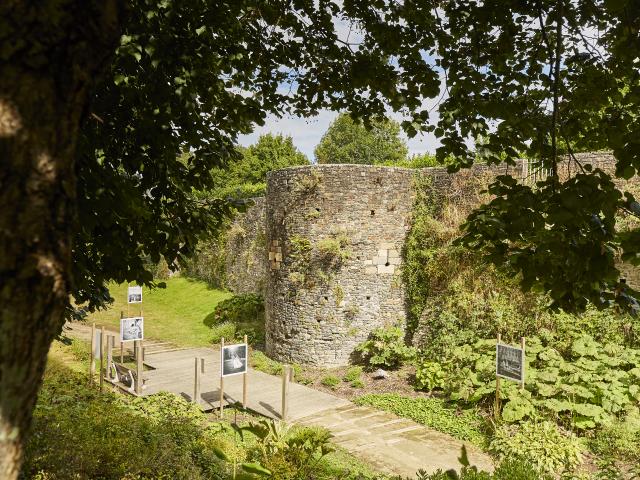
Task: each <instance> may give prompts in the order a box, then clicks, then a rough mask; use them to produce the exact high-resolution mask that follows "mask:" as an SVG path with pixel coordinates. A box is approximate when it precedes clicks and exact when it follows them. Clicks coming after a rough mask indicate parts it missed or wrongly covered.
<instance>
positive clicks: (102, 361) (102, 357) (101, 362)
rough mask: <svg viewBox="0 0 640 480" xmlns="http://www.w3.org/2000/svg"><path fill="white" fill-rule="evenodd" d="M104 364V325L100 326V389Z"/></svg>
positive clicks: (102, 381)
mask: <svg viewBox="0 0 640 480" xmlns="http://www.w3.org/2000/svg"><path fill="white" fill-rule="evenodd" d="M103 365H104V326H102V327H100V391H102V384H103V383H104V372H103V371H102V369H103Z"/></svg>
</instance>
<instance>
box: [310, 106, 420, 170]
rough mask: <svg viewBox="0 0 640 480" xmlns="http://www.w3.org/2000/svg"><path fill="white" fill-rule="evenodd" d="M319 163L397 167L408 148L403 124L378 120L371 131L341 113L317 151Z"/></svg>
mask: <svg viewBox="0 0 640 480" xmlns="http://www.w3.org/2000/svg"><path fill="white" fill-rule="evenodd" d="M315 154H316V160H317V161H318V163H361V164H368V165H373V164H379V163H389V164H394V163H396V162H400V161H402V160H405V159H406V157H407V145H406V144H405V142H404V140H403V139H402V138H400V125H399V124H398V122H395V121H393V120H387V119H382V120H374V121H371V122H370V125H369V128H366V127H365V126H364V125H362V124H361V123H356V122H354V120H353V119H352V118H351V117H350V116H349V115H348V114H346V113H342V114H340V115H339V116H338V117H337V118H336V119H335V120H334V121H333V122H332V123H331V125H329V128H328V129H327V131H326V132H325V134H324V135H323V136H322V139H321V140H320V143H319V144H318V145H317V146H316V149H315Z"/></svg>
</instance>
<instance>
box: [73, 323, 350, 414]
mask: <svg viewBox="0 0 640 480" xmlns="http://www.w3.org/2000/svg"><path fill="white" fill-rule="evenodd" d="M66 332H67V333H68V334H70V335H72V336H74V337H78V338H82V339H84V340H87V341H89V340H90V338H91V327H89V326H88V325H83V324H71V325H68V329H67V330H66ZM108 333H109V334H112V335H115V336H116V348H115V350H114V352H113V354H114V359H116V360H117V359H118V358H119V352H120V349H119V341H120V339H119V334H118V332H114V331H112V330H108ZM143 347H144V349H145V358H144V365H145V370H144V372H143V374H142V378H143V380H144V388H143V390H142V396H148V395H153V394H155V393H159V392H170V393H175V394H176V395H180V396H182V397H183V398H185V399H186V400H189V401H192V400H193V399H192V397H193V394H194V385H195V359H196V358H204V363H205V366H204V374H202V375H201V383H200V392H201V394H200V398H199V399H197V400H198V403H199V404H200V405H201V407H202V408H203V409H204V410H205V411H207V410H213V409H216V408H219V406H220V349H219V348H213V347H200V348H180V347H177V346H175V345H173V344H169V343H167V342H160V341H154V340H145V341H144V345H143ZM131 348H133V344H132V342H129V343H128V344H127V349H131ZM247 376H248V379H247V385H248V388H247V390H248V393H247V408H248V409H250V410H252V411H254V412H256V413H259V414H261V415H264V416H266V417H269V418H273V419H280V414H281V411H282V377H278V376H274V375H268V374H266V373H262V372H258V371H256V370H253V369H249V371H248V373H247ZM287 398H288V408H287V420H288V421H296V420H299V419H301V418H304V417H308V416H310V415H316V414H318V413H320V412H322V411H324V410H328V409H333V408H339V407H343V406H347V405H350V402H349V401H348V400H345V399H342V398H339V397H336V396H334V395H330V394H328V393H324V392H320V391H318V390H314V389H312V388H309V387H306V386H304V385H300V384H297V383H295V382H294V383H290V384H289V394H288V397H287ZM224 401H225V405H229V404H232V403H235V402H242V375H236V376H232V377H225V379H224Z"/></svg>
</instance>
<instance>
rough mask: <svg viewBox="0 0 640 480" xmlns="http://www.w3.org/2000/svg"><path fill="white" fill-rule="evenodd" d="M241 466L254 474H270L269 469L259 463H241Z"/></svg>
mask: <svg viewBox="0 0 640 480" xmlns="http://www.w3.org/2000/svg"><path fill="white" fill-rule="evenodd" d="M242 468H243V469H244V470H245V471H247V472H249V473H253V474H256V475H264V476H267V475H271V470H269V469H267V468H265V467H263V466H262V465H260V464H259V463H243V464H242Z"/></svg>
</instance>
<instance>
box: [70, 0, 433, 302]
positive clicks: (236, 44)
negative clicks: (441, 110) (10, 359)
mask: <svg viewBox="0 0 640 480" xmlns="http://www.w3.org/2000/svg"><path fill="white" fill-rule="evenodd" d="M381 14H382V17H380V15H381ZM338 17H340V18H342V19H343V20H344V21H347V22H352V23H354V24H358V25H362V26H365V25H367V24H371V25H372V26H373V27H374V28H372V29H367V28H364V30H363V36H362V47H361V48H358V47H357V46H354V45H352V44H350V43H349V42H348V41H345V40H343V39H341V38H339V36H338V25H337V24H336V23H335V22H334V19H335V18H338ZM380 20H382V22H380ZM401 20H402V19H401V15H400V12H399V11H397V9H393V10H392V11H389V12H380V11H379V9H378V7H377V6H376V5H371V4H369V2H366V1H356V2H347V3H345V4H344V5H338V4H337V3H334V2H322V3H321V4H319V5H318V4H316V3H314V2H303V1H298V0H296V1H277V2H268V3H265V2H262V1H258V0H247V1H239V2H223V1H218V0H206V1H187V0H185V1H179V2H156V1H152V0H135V1H133V2H131V5H130V9H129V15H128V18H127V21H126V24H125V25H123V26H122V30H123V35H122V38H121V42H120V46H119V47H118V49H117V51H116V53H115V57H114V59H113V61H112V63H111V65H110V67H109V68H108V70H107V71H106V72H104V75H103V76H102V77H101V78H100V79H99V81H98V83H97V86H96V88H95V91H94V94H93V98H92V103H91V105H90V109H89V111H88V112H87V118H86V121H85V122H84V125H83V126H82V132H81V136H80V139H79V145H78V158H77V161H76V173H77V183H76V184H75V186H74V185H69V187H70V188H75V190H76V192H75V193H76V196H77V199H78V212H77V224H76V225H75V226H74V227H73V232H74V236H75V238H74V245H75V247H74V252H73V255H74V258H73V260H74V261H73V267H72V268H73V277H74V285H73V292H72V293H73V295H74V297H75V301H76V302H77V303H84V302H88V305H89V307H90V308H94V307H97V306H100V305H102V304H103V302H105V301H107V300H108V298H109V295H108V290H107V289H106V282H107V281H109V280H115V281H116V282H125V281H132V282H133V281H135V282H138V283H141V284H145V285H151V284H152V283H153V278H152V274H151V272H150V271H149V270H148V269H147V268H145V259H146V258H150V259H151V260H152V261H153V262H157V261H158V260H159V258H160V255H163V256H164V257H165V259H166V261H167V263H168V264H169V266H170V267H175V266H176V265H177V263H179V262H181V261H182V260H183V259H184V258H185V257H187V256H188V255H190V254H191V253H192V251H193V250H194V248H195V246H196V245H197V242H198V240H199V239H200V238H201V237H203V236H204V235H206V234H210V232H211V231H212V230H215V229H216V228H219V227H220V225H221V223H222V218H223V217H224V216H225V215H226V214H228V212H229V209H230V207H229V205H228V204H227V203H226V202H225V201H223V200H220V199H212V198H206V199H203V198H202V197H201V196H196V195H193V194H192V192H193V191H194V190H195V191H207V190H211V189H214V188H215V187H216V184H215V181H214V177H213V176H212V174H211V169H212V168H214V167H219V168H224V166H225V165H230V164H233V162H236V161H238V159H239V158H240V155H239V153H238V152H237V150H236V149H235V147H234V144H235V142H236V139H237V135H238V134H241V133H248V132H250V131H251V130H252V129H253V127H254V126H255V125H256V124H258V125H260V124H263V122H264V119H265V117H266V116H267V115H268V114H276V115H282V114H285V113H288V114H294V115H313V114H316V113H317V112H318V111H319V110H320V109H322V108H333V109H336V110H347V111H350V112H352V113H353V114H354V115H356V116H359V117H368V116H374V115H378V116H379V115H382V114H383V113H384V111H385V108H386V105H385V103H386V101H388V102H389V104H390V105H391V106H392V108H394V109H396V110H397V109H400V108H404V107H406V108H414V107H415V106H417V105H418V101H417V100H416V97H417V96H418V95H419V93H420V91H421V89H422V91H427V92H428V93H431V94H433V95H435V94H436V93H437V91H438V81H437V75H436V74H435V73H434V72H433V71H432V68H431V67H429V66H426V65H425V66H424V67H422V68H416V69H414V70H413V71H411V72H410V71H403V70H402V69H401V68H400V67H399V66H398V65H397V64H392V63H391V61H390V57H391V56H395V58H399V59H404V58H406V59H409V58H410V57H412V56H413V55H414V53H413V52H414V51H415V49H412V51H411V52H409V51H407V52H403V51H402V50H401V49H400V44H399V43H397V41H396V40H395V39H399V38H402V37H405V40H404V41H403V43H404V44H407V45H408V44H410V43H414V42H415V41H416V40H417V39H418V37H419V35H417V34H416V33H415V32H413V31H412V29H411V28H409V26H408V25H405V24H404V23H403V22H402V21H401ZM431 37H432V35H431V34H429V35H428V38H431ZM391 38H393V39H394V41H393V42H389V41H388V40H389V39H391ZM428 38H425V41H426V42H427V43H428V42H430V40H428ZM423 43H424V42H423ZM420 85H422V87H419V86H420ZM425 86H430V88H427V90H424V88H425ZM289 87H290V88H289ZM385 99H386V100H385ZM285 143H286V142H285ZM184 152H188V154H187V155H186V158H185V157H184V156H182V154H183V153H184Z"/></svg>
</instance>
